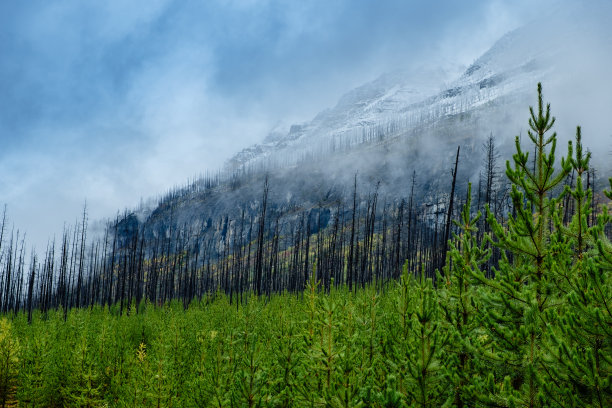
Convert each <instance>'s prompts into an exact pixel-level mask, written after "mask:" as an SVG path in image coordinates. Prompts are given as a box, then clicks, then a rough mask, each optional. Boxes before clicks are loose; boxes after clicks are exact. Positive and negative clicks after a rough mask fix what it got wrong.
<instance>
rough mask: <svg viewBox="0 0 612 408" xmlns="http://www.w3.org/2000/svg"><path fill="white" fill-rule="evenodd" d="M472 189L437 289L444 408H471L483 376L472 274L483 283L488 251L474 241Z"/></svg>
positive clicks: (480, 335)
mask: <svg viewBox="0 0 612 408" xmlns="http://www.w3.org/2000/svg"><path fill="white" fill-rule="evenodd" d="M471 192H472V185H471V184H469V185H468V195H467V197H468V198H467V202H466V204H465V206H464V207H463V211H462V212H461V220H460V222H457V221H455V224H456V225H457V226H458V227H459V228H460V235H459V236H457V235H455V237H454V240H452V241H450V242H449V244H450V247H449V248H450V249H449V252H448V255H447V256H448V257H449V259H450V263H449V262H448V261H447V263H446V267H445V273H444V276H442V275H439V282H441V283H442V284H441V285H439V287H438V295H439V298H440V306H441V310H442V316H443V320H444V321H445V325H446V327H447V328H448V331H449V336H450V341H449V343H448V347H447V350H446V353H447V354H446V355H447V359H446V364H445V367H446V370H447V372H448V375H447V380H448V384H449V386H450V388H451V389H452V390H453V392H452V393H451V394H450V395H449V397H448V400H447V405H452V406H455V407H458V408H461V407H467V406H471V405H472V402H473V401H474V390H475V384H476V383H477V381H475V378H476V377H477V376H479V374H480V373H481V372H483V371H484V370H483V368H484V367H483V365H482V362H481V361H480V360H479V358H478V350H479V348H480V347H483V346H485V345H483V344H480V342H481V341H483V340H485V341H486V337H483V334H484V333H483V331H482V328H481V326H480V323H479V321H478V315H479V309H481V304H480V303H481V302H480V300H479V294H478V293H477V288H476V287H475V286H474V283H477V281H475V279H474V277H473V274H478V275H479V276H480V277H481V279H484V272H483V271H482V270H481V266H483V265H485V264H486V263H487V260H488V259H489V257H490V256H491V249H487V248H486V246H487V242H486V241H485V240H482V242H481V243H479V242H478V239H477V227H476V226H477V225H478V220H479V219H480V216H481V213H480V211H478V213H477V214H476V216H474V217H472V215H471V201H472V200H471Z"/></svg>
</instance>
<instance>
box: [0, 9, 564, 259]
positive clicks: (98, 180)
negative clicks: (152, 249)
mask: <svg viewBox="0 0 612 408" xmlns="http://www.w3.org/2000/svg"><path fill="white" fill-rule="evenodd" d="M558 4H559V2H558V1H553V0H550V1H539V2H533V1H531V0H519V1H513V2H502V1H492V0H473V1H453V0H442V1H436V2H431V1H421V0H410V1H406V0H397V1H366V0H338V1H330V0H319V1H308V2H304V1H294V2H289V1H280V0H279V1H275V0H270V1H267V0H260V1H255V0H253V1H250V0H246V1H205V2H204V1H189V0H180V1H178V0H177V1H170V0H146V1H131V2H126V1H122V0H112V1H111V0H109V1H103V2H87V1H54V2H49V1H43V0H41V1H34V0H32V1H27V2H18V1H14V2H10V1H3V2H0V143H1V144H0V174H1V176H0V203H6V204H7V206H8V215H9V218H10V220H11V223H14V224H15V226H16V227H17V228H20V229H21V230H22V231H23V230H25V231H27V233H28V235H29V238H30V240H31V241H32V242H34V243H35V245H37V246H38V249H39V250H43V249H44V248H40V247H44V246H45V243H46V240H47V238H48V237H51V236H53V235H54V234H55V235H59V234H60V233H61V230H62V226H63V224H64V223H65V222H67V223H74V221H75V220H76V219H77V218H78V217H79V213H80V211H81V207H82V205H83V203H84V202H85V200H87V203H88V204H87V205H88V211H89V216H90V218H91V219H99V218H102V217H112V216H113V215H114V214H115V213H116V212H117V211H118V210H121V209H123V208H126V207H133V206H135V205H137V204H138V202H139V200H140V199H141V198H144V199H145V200H146V199H147V198H149V197H155V196H156V195H158V194H161V193H163V192H164V191H165V190H167V189H168V188H170V187H171V186H173V185H176V184H181V183H183V182H185V181H186V180H187V179H188V178H190V177H192V176H194V175H197V174H200V173H202V172H204V171H206V170H215V169H217V168H219V167H220V166H222V165H223V163H224V161H225V160H226V159H228V158H229V157H230V156H231V155H232V154H234V153H236V152H237V151H238V150H240V149H241V148H243V147H246V146H248V145H250V144H253V143H256V142H259V141H261V140H262V139H263V138H264V137H265V135H266V133H267V132H268V131H269V130H270V129H271V128H272V127H273V126H275V125H276V124H277V123H278V122H279V121H283V122H284V123H286V124H290V123H293V122H300V121H306V120H309V119H311V118H312V117H313V116H314V115H315V114H316V113H317V112H318V111H320V110H322V109H324V108H326V107H329V106H333V105H334V104H335V102H336V101H337V99H338V98H339V97H340V96H341V95H342V94H343V93H344V92H346V91H348V90H350V89H351V88H354V87H355V86H358V85H360V84H362V83H364V82H367V81H369V80H372V79H374V78H376V77H377V76H379V75H380V74H381V73H383V72H386V71H391V70H395V69H398V68H409V67H416V66H424V67H430V66H431V67H439V66H442V67H445V68H447V69H448V70H449V72H458V70H459V69H460V68H461V67H465V66H467V65H469V64H470V63H471V62H473V60H474V59H475V58H477V57H478V56H479V55H480V54H481V53H482V52H484V51H485V50H486V49H487V48H488V47H490V46H491V45H492V44H493V43H494V41H495V40H496V39H498V38H499V37H500V36H501V35H502V34H504V33H505V32H507V31H509V30H511V29H513V28H516V27H518V26H519V25H520V24H522V23H523V22H525V21H529V20H533V19H534V18H536V17H537V16H538V15H539V13H541V12H542V11H543V10H545V9H547V8H551V7H552V8H554V7H557V6H558ZM450 79H451V78H449V80H450Z"/></svg>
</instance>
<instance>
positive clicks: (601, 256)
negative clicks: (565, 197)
mask: <svg viewBox="0 0 612 408" xmlns="http://www.w3.org/2000/svg"><path fill="white" fill-rule="evenodd" d="M589 159H590V153H587V154H586V155H583V153H582V141H581V131H580V127H578V128H577V130H576V155H575V157H574V158H572V160H571V164H572V168H573V169H574V171H575V173H576V186H575V188H574V189H569V188H566V189H567V190H568V191H569V194H570V195H571V198H572V199H573V201H574V208H575V213H574V215H573V217H572V219H571V222H570V224H569V225H568V226H567V227H566V226H563V225H561V222H560V218H561V217H560V216H557V219H556V224H557V225H558V227H557V230H558V234H557V235H558V237H556V238H557V246H558V248H559V251H558V253H559V254H560V255H561V256H559V257H557V262H556V264H555V266H557V268H556V273H557V274H558V275H559V283H560V285H559V290H560V291H561V292H562V293H564V294H565V296H564V300H565V302H562V304H563V307H562V308H561V311H560V312H559V313H557V314H553V315H552V317H553V318H556V319H555V320H554V324H553V325H550V327H549V332H550V338H551V347H550V356H551V358H550V360H551V361H552V362H554V363H555V364H556V367H555V368H556V369H554V370H550V373H551V375H552V376H553V379H554V381H551V382H550V383H549V384H547V387H546V388H547V389H548V394H549V395H550V398H551V399H553V400H555V401H556V402H557V404H558V405H559V406H568V405H571V406H589V407H590V406H595V407H604V406H610V405H612V381H611V380H612V357H611V356H612V329H611V328H612V314H611V309H610V305H611V302H612V282H611V280H610V271H612V262H611V261H612V256H610V255H611V254H612V245H610V242H609V240H608V239H607V238H606V237H605V233H604V230H605V227H606V225H608V224H609V223H610V217H609V215H608V212H607V207H606V206H604V207H603V208H602V213H601V214H600V215H599V217H598V223H597V224H596V225H594V226H589V224H588V219H589V215H590V212H591V209H592V206H591V202H592V194H593V192H592V190H591V189H586V190H585V189H584V187H583V176H584V174H585V173H586V172H588V170H589ZM606 194H607V195H608V194H609V192H606ZM562 260H564V261H565V262H563V261H562Z"/></svg>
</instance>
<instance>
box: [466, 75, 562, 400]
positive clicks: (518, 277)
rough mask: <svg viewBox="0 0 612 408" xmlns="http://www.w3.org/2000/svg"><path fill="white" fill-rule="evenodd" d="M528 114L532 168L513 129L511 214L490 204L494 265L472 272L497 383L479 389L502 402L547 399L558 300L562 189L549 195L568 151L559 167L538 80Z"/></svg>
mask: <svg viewBox="0 0 612 408" xmlns="http://www.w3.org/2000/svg"><path fill="white" fill-rule="evenodd" d="M530 114H531V117H530V119H529V128H530V130H529V131H528V135H529V139H530V140H531V142H532V143H533V144H534V149H535V157H534V166H533V168H530V167H531V166H530V164H529V153H527V152H524V151H523V150H522V148H521V144H520V141H519V138H518V137H517V138H516V143H515V144H516V150H517V152H516V154H514V155H513V161H514V168H513V167H511V165H510V162H509V161H508V162H506V175H507V177H508V179H509V180H510V181H511V182H512V191H511V198H512V202H513V205H514V209H515V212H516V214H515V215H509V216H508V221H507V226H503V225H502V224H500V223H499V222H498V221H497V220H496V218H495V215H494V214H493V213H492V212H491V211H490V209H489V208H487V221H488V223H489V225H490V226H491V230H492V232H493V235H494V240H493V243H494V245H496V246H498V247H499V248H500V249H501V250H502V257H501V259H500V262H499V268H498V269H494V272H495V278H494V279H483V276H482V275H481V274H478V273H474V274H472V276H474V277H476V278H477V279H479V280H480V282H482V283H483V284H485V285H487V286H488V287H490V289H491V290H490V291H488V292H487V294H486V295H484V296H483V302H484V303H485V305H486V311H485V312H484V316H483V324H484V326H485V327H486V328H487V330H488V335H489V336H490V337H491V339H492V344H491V349H490V350H487V352H486V354H485V355H486V357H487V358H488V359H489V360H490V363H491V364H492V367H494V368H495V369H494V372H493V375H494V378H495V384H494V386H493V387H492V388H489V389H490V390H491V391H492V392H489V395H488V396H482V397H483V399H484V400H486V401H487V402H488V403H492V404H499V405H504V406H519V405H520V406H526V407H537V406H544V405H546V401H545V396H544V392H543V390H542V386H543V384H544V383H545V382H546V381H547V380H548V377H547V374H546V370H545V367H544V361H543V354H544V352H543V342H544V341H545V339H544V337H543V333H544V332H545V329H546V326H547V313H548V311H549V309H550V308H554V307H556V306H557V305H558V300H559V299H558V296H556V295H555V291H554V285H553V282H554V276H553V275H552V272H551V271H552V269H553V265H554V262H555V260H554V255H555V254H554V251H553V249H554V248H553V245H551V240H550V222H551V219H552V216H553V213H554V209H555V208H556V206H557V204H558V203H559V201H560V198H561V197H560V196H558V197H553V193H554V191H555V188H556V187H557V186H558V185H559V184H560V183H561V182H562V181H563V180H564V179H565V177H566V176H567V175H568V174H569V172H570V170H571V162H570V160H565V159H561V169H560V170H556V169H555V149H556V143H557V139H556V133H553V134H552V135H550V136H547V135H546V134H547V132H549V131H550V129H551V128H552V126H553V125H554V122H555V118H554V117H552V116H551V115H550V104H548V105H546V107H544V104H543V102H542V85H541V84H538V107H537V111H534V109H533V108H530ZM570 156H571V144H570V145H569V146H568V157H570ZM532 208H533V212H532ZM501 379H503V381H500V380H501ZM488 383H489V385H491V381H488Z"/></svg>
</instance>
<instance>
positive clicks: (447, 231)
mask: <svg viewBox="0 0 612 408" xmlns="http://www.w3.org/2000/svg"><path fill="white" fill-rule="evenodd" d="M460 148H461V146H457V156H456V157H455V168H454V170H453V172H452V174H453V183H452V185H451V193H450V198H449V200H448V201H449V203H448V211H447V213H446V227H445V230H444V246H443V250H442V256H441V257H440V258H441V260H440V262H441V265H440V270H442V267H443V266H444V263H445V262H446V252H448V239H449V238H450V229H451V220H452V217H453V205H454V199H455V183H456V181H457V167H458V165H459V149H460Z"/></svg>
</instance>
